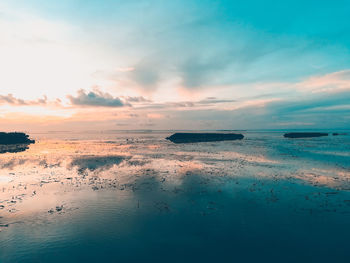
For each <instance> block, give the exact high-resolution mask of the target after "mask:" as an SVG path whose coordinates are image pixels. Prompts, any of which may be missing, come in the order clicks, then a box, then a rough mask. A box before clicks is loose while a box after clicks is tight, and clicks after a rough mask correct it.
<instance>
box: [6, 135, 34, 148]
mask: <svg viewBox="0 0 350 263" xmlns="http://www.w3.org/2000/svg"><path fill="white" fill-rule="evenodd" d="M31 143H35V141H34V140H31V139H29V135H27V134H25V133H23V132H0V145H10V144H31Z"/></svg>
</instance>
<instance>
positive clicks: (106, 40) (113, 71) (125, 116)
mask: <svg viewBox="0 0 350 263" xmlns="http://www.w3.org/2000/svg"><path fill="white" fill-rule="evenodd" d="M349 14H350V1H340V0H339V1H337V0H333V1H312V0H310V1H301V0H293V1H289V0H287V1H268V0H266V1H258V0H256V1H247V0H245V1H243V0H242V1H239V0H235V1H222V0H219V1H213V0H212V1H205V0H200V1H199V0H198V1H193V0H173V1H160V0H159V1H156V0H150V1H142V0H137V1H134V0H128V1H117V0H115V1H112V0H104V1H101V0H51V1H47V0H2V1H1V2H0V127H1V130H4V131H8V130H23V131H47V130H104V129H107V130H109V129H111V130H117V129H123V130H124V129H269V128H271V129H287V128H298V129H304V128H307V129H309V128H326V129H327V128H350V19H349Z"/></svg>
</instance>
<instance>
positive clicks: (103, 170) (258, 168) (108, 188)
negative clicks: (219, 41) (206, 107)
mask: <svg viewBox="0 0 350 263" xmlns="http://www.w3.org/2000/svg"><path fill="white" fill-rule="evenodd" d="M242 133H243V134H244V135H245V138H244V139H243V140H241V141H226V142H210V143H195V144H173V143H171V142H169V141H167V140H165V139H164V138H165V137H167V136H169V135H170V134H171V132H169V131H143V132H135V131H124V132H121V131H119V132H117V131H116V132H112V131H110V132H99V133H96V132H90V133H88V132H86V133H80V134H78V133H73V132H49V133H42V134H32V137H34V138H35V139H37V142H36V143H35V144H33V145H30V146H29V147H28V148H26V147H19V149H18V151H17V152H16V149H7V148H4V149H0V152H1V154H0V262H1V263H13V262H66V263H68V262H350V252H349V237H350V135H343V136H328V137H320V138H308V139H285V138H283V136H282V135H283V132H281V131H244V132H242Z"/></svg>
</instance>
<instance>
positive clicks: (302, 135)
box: [284, 132, 328, 138]
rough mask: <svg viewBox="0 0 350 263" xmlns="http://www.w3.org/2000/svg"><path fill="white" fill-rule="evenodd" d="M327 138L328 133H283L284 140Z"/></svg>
mask: <svg viewBox="0 0 350 263" xmlns="http://www.w3.org/2000/svg"><path fill="white" fill-rule="evenodd" d="M322 136H328V133H324V132H290V133H285V134H284V137H285V138H311V137H322Z"/></svg>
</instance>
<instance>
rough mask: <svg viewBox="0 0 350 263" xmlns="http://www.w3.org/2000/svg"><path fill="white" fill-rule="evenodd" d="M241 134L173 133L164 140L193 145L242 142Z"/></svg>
mask: <svg viewBox="0 0 350 263" xmlns="http://www.w3.org/2000/svg"><path fill="white" fill-rule="evenodd" d="M243 138H244V136H243V134H237V133H174V134H173V135H171V136H169V137H167V138H166V139H167V140H169V141H171V142H173V143H195V142H215V141H232V140H242V139H243Z"/></svg>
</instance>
